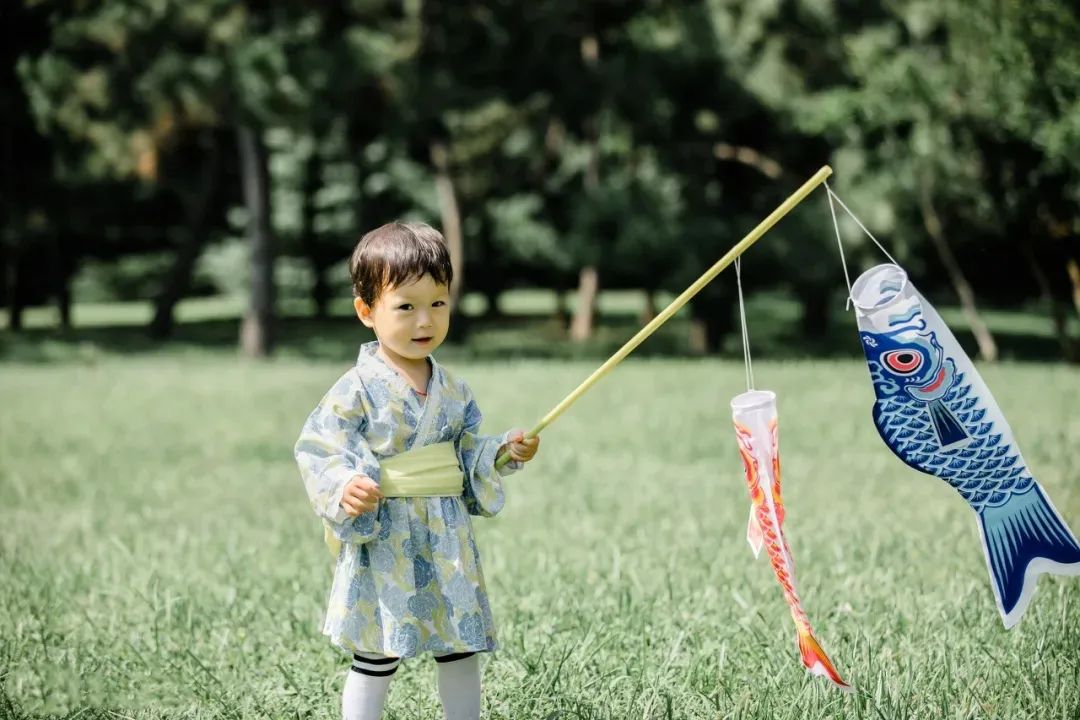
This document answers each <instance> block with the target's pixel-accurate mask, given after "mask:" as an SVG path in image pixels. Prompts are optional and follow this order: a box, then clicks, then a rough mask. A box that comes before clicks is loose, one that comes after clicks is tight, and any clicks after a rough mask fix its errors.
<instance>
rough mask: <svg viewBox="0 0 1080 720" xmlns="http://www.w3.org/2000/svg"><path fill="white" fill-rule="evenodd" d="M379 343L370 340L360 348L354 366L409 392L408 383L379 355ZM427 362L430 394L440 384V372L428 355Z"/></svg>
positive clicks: (439, 368) (437, 364) (437, 365)
mask: <svg viewBox="0 0 1080 720" xmlns="http://www.w3.org/2000/svg"><path fill="white" fill-rule="evenodd" d="M378 350H379V341H378V340H372V341H371V342H366V343H364V344H363V345H361V346H360V354H359V355H358V356H357V358H356V366H357V367H358V368H362V369H364V370H369V371H371V372H374V373H376V374H378V375H380V376H382V377H383V378H384V379H389V380H393V381H396V382H398V383H400V384H401V385H402V386H404V387H405V388H406V389H408V390H410V391H411V389H412V388H411V386H410V385H409V383H408V381H406V380H405V378H403V377H402V376H401V373H399V372H398V371H397V370H395V369H394V368H392V367H390V365H388V364H387V362H386V361H385V360H383V358H382V357H381V356H380V355H379V353H378ZM427 360H428V362H429V363H431V382H430V383H429V384H428V393H429V394H430V393H431V390H432V388H434V387H435V386H436V385H437V384H438V383H439V382H440V374H441V372H442V370H441V367H440V365H439V363H437V362H435V358H433V357H432V356H430V355H428V357H427Z"/></svg>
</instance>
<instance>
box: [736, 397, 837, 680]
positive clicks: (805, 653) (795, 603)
mask: <svg viewBox="0 0 1080 720" xmlns="http://www.w3.org/2000/svg"><path fill="white" fill-rule="evenodd" d="M731 412H732V419H733V420H734V422H735V437H736V439H737V440H738V442H739V455H740V456H741V457H742V461H743V468H744V469H745V471H746V487H747V489H748V490H749V491H750V523H749V526H748V527H747V530H746V540H747V542H749V543H750V548H751V549H752V550H753V551H754V557H757V556H758V554H759V553H760V552H761V548H762V547H764V548H765V550H766V552H767V553H768V555H769V562H770V563H771V564H772V568H773V572H774V573H776V580H777V582H779V583H780V587H781V589H782V590H783V591H784V599H785V600H787V604H788V607H789V608H790V609H791V618H792V620H794V621H795V632H796V635H797V640H798V644H799V657H800V658H801V659H802V663H803V665H804V666H806V669H807V670H809V671H810V673H811V674H812V675H820V676H822V677H824V678H826V679H828V680H829V682H831V683H832V684H833V685H835V686H836V687H838V688H840V689H841V690H844V691H851V689H852V688H851V686H850V685H848V684H847V683H846V682H844V679H843V678H841V677H840V673H839V672H837V670H836V667H835V666H834V665H833V663H832V661H831V660H830V659H829V656H828V655H826V654H825V651H824V650H822V648H821V645H820V643H818V641H817V638H815V637H814V631H813V628H811V627H810V620H809V618H807V617H806V612H804V611H803V608H802V602H801V601H800V600H799V595H798V593H797V592H796V591H795V560H794V558H793V557H792V556H791V549H790V548H789V547H788V544H787V539H786V538H785V537H784V528H783V524H784V501H783V498H782V497H781V495H780V445H779V436H778V434H777V414H776V395H775V394H774V393H771V392H769V391H767V390H751V391H748V392H745V393H742V394H741V395H737V396H736V397H735V398H733V399H732V401H731Z"/></svg>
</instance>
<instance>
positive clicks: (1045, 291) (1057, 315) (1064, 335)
mask: <svg viewBox="0 0 1080 720" xmlns="http://www.w3.org/2000/svg"><path fill="white" fill-rule="evenodd" d="M1020 251H1021V252H1022V253H1023V254H1024V259H1025V260H1026V261H1027V264H1028V269H1030V270H1031V275H1032V277H1034V278H1035V282H1036V284H1037V285H1038V286H1039V292H1040V293H1042V296H1043V300H1044V301H1046V302H1047V303H1048V304H1049V305H1050V319H1051V321H1052V322H1053V323H1054V333H1055V334H1056V335H1057V339H1058V344H1059V345H1061V354H1062V355H1063V356H1064V357H1065V359H1066V360H1067V361H1068V362H1071V363H1074V362H1077V361H1078V360H1080V357H1078V356H1077V352H1076V346H1075V344H1074V342H1073V339H1072V338H1071V337H1070V336H1069V324H1068V319H1067V318H1066V316H1065V309H1064V308H1063V307H1062V306H1061V303H1059V302H1058V301H1057V298H1055V297H1054V291H1053V289H1052V288H1051V287H1050V279H1049V278H1047V277H1046V273H1045V272H1043V269H1042V268H1041V267H1039V261H1038V260H1037V259H1036V258H1035V253H1033V252H1032V251H1031V248H1030V247H1029V246H1028V244H1027V243H1026V242H1021V243H1020Z"/></svg>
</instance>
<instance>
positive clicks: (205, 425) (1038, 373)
mask: <svg viewBox="0 0 1080 720" xmlns="http://www.w3.org/2000/svg"><path fill="white" fill-rule="evenodd" d="M343 332H344V330H343ZM350 337H351V336H349V337H345V338H343V339H342V342H343V343H344V344H350V343H351V342H352V340H350ZM353 339H355V338H353ZM453 357H454V356H453V354H451V355H450V358H451V359H450V360H448V361H447V362H450V364H451V366H452V367H453V369H455V370H457V371H459V373H461V374H462V375H464V376H465V377H467V378H468V379H469V380H470V382H471V384H472V386H473V388H474V390H475V392H476V394H477V395H478V397H479V399H480V400H481V403H482V407H483V408H484V410H485V413H486V427H487V428H490V429H491V430H492V431H495V430H499V429H502V428H504V427H506V426H510V425H529V424H531V423H532V421H533V420H535V419H536V418H537V417H539V416H540V415H541V414H543V412H545V411H546V410H547V409H548V408H549V407H551V406H552V405H553V404H554V403H555V402H557V401H558V400H559V399H560V398H561V397H562V396H563V395H564V394H565V393H566V392H567V391H568V390H569V389H571V388H572V387H574V386H575V385H576V384H577V383H578V382H579V381H580V380H581V379H582V378H583V377H584V376H585V375H587V374H588V372H589V371H591V369H592V368H593V367H594V363H593V362H591V361H579V362H560V363H553V362H543V361H536V360H533V361H513V362H501V363H495V362H490V363H485V362H475V361H471V362H466V361H464V360H454V359H453ZM348 362H349V359H347V358H341V360H340V361H338V362H316V361H307V360H303V359H299V358H281V359H278V360H276V361H273V362H269V363H263V364H259V363H248V362H242V361H239V360H236V359H235V358H234V357H232V356H231V355H223V354H221V353H207V352H202V353H200V352H197V351H190V352H182V353H178V354H168V353H166V354H152V355H143V356H134V357H131V358H123V357H117V356H113V355H101V356H98V355H94V356H93V357H92V358H91V359H90V360H87V358H86V357H81V358H80V359H79V360H77V361H76V360H72V361H69V362H56V363H51V364H48V365H31V364H26V363H19V362H8V363H7V364H4V365H0V398H2V404H3V405H2V406H3V410H2V412H0V508H2V510H0V513H2V514H0V522H2V525H3V528H4V530H3V534H2V539H0V574H2V577H3V584H2V586H0V715H8V716H15V717H39V716H42V715H45V714H56V715H66V714H69V713H70V714H71V715H72V716H73V717H74V716H78V717H81V718H88V717H116V718H120V717H135V718H158V717H169V718H216V717H227V718H246V717H282V718H285V717H288V718H307V717H311V718H315V717H336V716H337V713H338V699H339V692H340V687H341V682H342V679H343V675H344V672H345V667H346V661H345V658H344V657H342V656H341V655H339V654H338V653H337V651H335V650H334V649H332V648H331V647H330V646H329V645H328V643H327V642H326V641H325V640H324V639H323V638H322V637H321V635H320V634H319V627H320V623H321V614H322V612H323V609H324V599H325V595H326V592H327V589H328V582H329V578H330V573H331V568H330V563H329V559H328V558H327V557H326V555H325V550H324V549H323V548H322V546H321V542H320V531H319V526H318V523H317V522H316V520H315V518H314V516H313V515H312V514H311V512H310V510H309V508H308V506H307V504H306V499H305V497H304V493H303V490H302V488H301V485H300V483H299V480H298V475H297V472H296V469H295V466H294V464H293V461H292V458H291V446H292V443H293V441H294V439H295V436H296V434H297V431H298V429H299V426H300V424H301V423H302V421H303V419H304V417H305V415H306V413H307V412H308V411H309V410H310V409H311V407H312V406H313V405H314V404H315V402H316V401H317V400H318V398H319V397H320V396H321V394H322V393H323V392H324V391H325V389H326V388H327V387H328V386H329V384H330V383H331V382H332V381H333V380H334V379H335V378H336V377H337V375H338V374H339V373H340V371H341V370H342V369H343V368H344V367H345V366H346V365H347V364H348ZM755 370H756V374H757V377H758V384H759V386H764V387H770V388H772V389H774V390H776V391H777V392H778V394H779V397H780V402H781V445H782V448H783V457H784V462H785V482H786V497H787V503H788V510H789V516H788V517H789V519H788V522H787V528H788V535H789V540H790V541H791V544H792V547H793V551H794V553H795V558H796V561H797V563H798V568H799V581H800V591H801V594H802V596H803V599H804V602H805V605H806V608H807V611H808V612H809V614H810V618H811V620H812V621H813V622H814V623H815V626H816V630H817V633H818V636H819V639H820V640H821V642H822V644H823V645H824V647H825V648H826V649H827V650H828V651H829V652H830V654H831V655H832V657H833V659H834V660H835V662H836V663H837V665H838V667H839V669H840V671H841V672H842V673H843V674H844V675H845V676H846V677H847V679H848V680H849V681H851V682H852V683H854V684H855V686H856V687H857V692H856V693H855V694H854V695H851V696H843V695H840V694H838V693H836V692H834V691H832V690H830V689H829V688H827V687H825V686H824V683H823V682H822V681H821V680H815V679H812V678H810V677H809V676H808V675H807V674H806V673H805V672H804V671H803V670H802V668H801V666H800V665H799V663H798V659H797V656H796V651H795V642H794V640H795V638H794V631H793V629H792V624H791V620H790V618H789V617H788V615H787V612H786V608H785V605H784V603H783V600H782V598H781V595H780V591H779V588H778V586H777V585H776V582H775V580H774V578H773V576H772V572H771V570H770V569H769V567H768V564H767V563H766V562H765V561H764V560H759V561H754V559H753V557H752V556H751V554H750V551H749V549H748V547H747V546H746V543H745V540H744V539H743V535H744V532H745V524H746V515H747V498H746V490H745V487H744V483H743V479H742V475H741V468H740V465H739V462H738V459H737V456H736V453H735V449H734V445H735V443H734V439H733V434H732V431H731V429H730V418H729V412H728V409H727V402H728V400H729V398H730V397H731V396H732V395H733V394H735V393H737V392H739V391H740V390H741V389H742V383H743V379H742V366H741V364H737V363H732V362H726V361H718V360H700V361H694V360H673V359H638V360H631V361H628V362H627V363H624V364H623V365H622V366H620V367H619V368H618V370H617V371H616V372H615V373H614V374H613V375H612V376H610V377H609V378H607V379H606V380H605V381H604V382H603V383H601V384H600V385H599V386H598V387H597V388H596V389H595V390H594V391H593V392H592V393H591V394H589V395H587V396H586V397H585V398H584V399H583V400H582V401H581V402H580V403H579V404H578V405H576V406H575V407H574V408H573V409H572V410H571V411H570V412H569V413H568V414H567V415H565V416H564V417H563V418H562V419H560V420H559V422H558V423H556V424H555V425H553V426H552V427H551V428H550V430H549V431H548V432H547V433H545V436H544V444H543V447H542V450H541V454H540V455H539V457H538V459H537V460H536V461H535V462H534V463H533V464H532V465H531V466H530V467H529V469H528V470H527V471H526V472H525V473H524V474H521V475H518V476H515V478H514V479H513V480H512V482H511V488H510V497H509V504H508V507H507V509H506V510H505V511H504V512H503V513H502V514H501V515H500V516H499V517H498V518H496V519H494V520H490V521H479V522H478V523H477V526H478V532H479V539H480V543H481V549H482V552H483V554H484V560H485V567H486V572H487V575H488V582H489V590H490V591H491V595H492V599H493V607H494V612H495V617H496V621H497V622H498V624H499V628H500V635H501V642H502V650H501V651H500V652H498V653H497V654H495V655H493V656H492V657H491V658H490V659H489V660H487V661H486V664H485V665H484V683H485V707H486V713H487V714H486V716H487V717H492V718H698V717H701V718H804V717H807V718H809V717H813V718H819V717H828V718H983V717H993V718H1009V719H1012V718H1040V719H1042V718H1060V719H1062V720H1064V719H1066V718H1076V717H1078V716H1080V623H1078V622H1077V621H1078V619H1080V615H1078V612H1080V579H1072V580H1063V579H1058V578H1043V579H1042V581H1041V582H1040V590H1039V592H1038V594H1037V595H1036V597H1035V600H1034V602H1033V604H1032V607H1031V609H1030V610H1029V611H1028V614H1027V616H1026V617H1025V618H1024V620H1023V622H1022V623H1021V624H1020V626H1019V627H1018V628H1016V629H1014V630H1012V631H1009V632H1006V631H1005V630H1003V628H1002V626H1001V623H1000V620H999V619H998V617H997V612H996V610H995V608H994V602H993V597H992V593H991V590H990V586H989V584H988V576H987V571H986V567H985V564H984V561H983V558H982V554H981V550H980V548H979V542H978V533H977V529H976V525H975V519H974V516H973V515H972V513H971V512H970V510H968V509H967V508H966V506H965V505H964V503H963V502H962V500H961V499H960V498H959V497H958V496H957V495H956V494H955V493H954V492H953V491H951V490H950V489H949V488H948V487H947V486H945V484H944V483H941V482H940V481H938V480H935V479H932V478H929V477H927V476H923V475H920V474H917V473H915V472H914V471H911V470H908V469H907V468H906V467H905V466H904V465H903V464H902V463H900V462H899V461H898V460H896V459H895V458H894V457H892V456H891V455H890V454H889V452H888V451H887V450H886V448H885V447H884V446H883V445H882V444H881V442H880V441H879V440H878V438H877V436H876V433H875V431H874V429H873V427H872V425H871V423H870V422H869V420H868V411H869V404H870V400H871V396H870V389H869V383H868V382H867V377H866V372H865V369H864V368H863V367H862V366H861V364H859V363H857V362H855V361H803V362H798V363H778V362H759V363H756V364H755ZM985 376H986V379H987V381H988V383H989V384H990V386H991V387H993V388H994V390H995V393H996V394H997V397H998V399H999V402H1000V403H1001V405H1002V407H1003V408H1004V410H1005V413H1006V415H1007V416H1009V417H1010V419H1011V422H1012V424H1013V426H1014V429H1015V430H1016V433H1017V435H1018V437H1019V440H1020V442H1021V444H1022V447H1023V449H1024V452H1025V456H1026V459H1027V461H1028V463H1029V465H1030V466H1031V467H1032V468H1033V470H1034V472H1035V473H1036V475H1037V477H1038V478H1039V479H1040V480H1041V481H1042V482H1043V484H1044V485H1045V486H1046V488H1047V489H1048V490H1049V491H1050V493H1051V495H1052V496H1053V497H1054V499H1055V501H1056V504H1057V506H1058V508H1059V509H1060V510H1061V511H1062V513H1063V514H1064V515H1065V516H1066V518H1068V519H1070V520H1071V522H1072V525H1073V527H1074V528H1077V527H1080V485H1078V483H1077V480H1078V477H1080V414H1078V413H1077V412H1076V410H1075V407H1076V398H1077V397H1080V373H1077V371H1076V370H1075V369H1071V368H1067V367H1064V366H1060V365H1023V364H1006V365H1003V366H998V367H991V368H989V369H986V370H985ZM432 665H433V663H431V662H430V661H413V662H412V663H410V664H407V665H406V666H405V667H404V669H403V670H402V671H399V673H398V676H397V678H396V679H395V681H394V685H393V686H392V689H391V697H390V702H389V706H388V716H389V717H393V718H436V717H440V715H439V711H438V705H437V700H436V694H435V690H434V671H433V667H432Z"/></svg>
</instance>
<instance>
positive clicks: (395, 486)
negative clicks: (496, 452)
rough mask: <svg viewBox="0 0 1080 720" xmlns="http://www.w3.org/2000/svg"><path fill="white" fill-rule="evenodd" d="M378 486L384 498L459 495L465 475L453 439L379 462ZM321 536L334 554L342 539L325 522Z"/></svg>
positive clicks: (339, 547)
mask: <svg viewBox="0 0 1080 720" xmlns="http://www.w3.org/2000/svg"><path fill="white" fill-rule="evenodd" d="M379 474H380V478H379V490H381V491H382V494H383V497H384V498H392V497H459V496H460V495H461V493H462V492H464V489H465V476H464V475H463V474H462V472H461V466H460V465H459V464H458V457H457V451H456V450H455V449H454V443H452V442H441V443H435V444H433V445H425V446H424V447H420V448H415V449H413V450H409V451H407V452H403V453H398V454H397V455H394V456H393V457H389V458H386V459H385V460H383V461H382V462H381V463H379ZM323 539H324V540H325V541H326V547H327V548H328V549H329V550H330V554H331V555H333V556H334V557H337V555H338V553H339V552H340V551H341V541H340V540H338V539H337V536H336V535H334V533H333V532H332V531H331V530H330V526H329V525H326V524H325V523H324V527H323Z"/></svg>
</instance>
